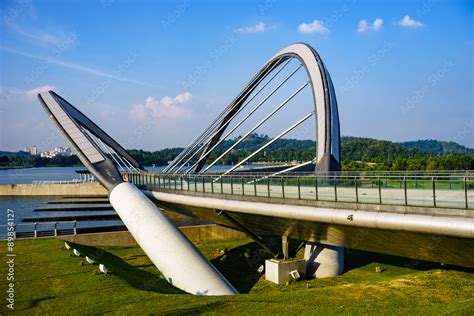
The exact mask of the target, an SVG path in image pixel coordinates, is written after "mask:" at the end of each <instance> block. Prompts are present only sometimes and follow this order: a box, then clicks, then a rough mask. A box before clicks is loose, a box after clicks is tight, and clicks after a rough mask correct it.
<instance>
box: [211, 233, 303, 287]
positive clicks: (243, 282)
mask: <svg viewBox="0 0 474 316" xmlns="http://www.w3.org/2000/svg"><path fill="white" fill-rule="evenodd" d="M263 240H264V241H265V242H266V244H267V245H269V246H270V247H271V248H272V249H273V250H276V251H279V249H280V243H281V239H280V237H274V236H265V237H263ZM296 247H297V242H295V241H292V243H291V244H290V252H291V251H292V249H293V248H296ZM244 253H247V254H248V256H245V254H244ZM224 256H226V259H225V260H223V257H224ZM270 258H272V255H270V254H269V253H267V252H266V251H265V250H263V249H262V248H260V246H259V245H257V243H255V242H251V243H247V244H245V245H241V246H238V247H235V248H232V249H230V250H228V251H227V252H226V253H225V254H222V255H221V256H219V257H217V258H215V259H212V260H211V262H212V263H213V264H214V265H215V266H216V267H217V268H218V269H219V271H220V272H221V273H222V274H223V275H224V276H225V277H226V279H227V280H229V282H230V283H232V285H233V286H234V287H235V288H236V289H237V290H238V291H239V293H249V292H250V290H251V289H252V288H253V287H254V285H255V283H257V282H258V280H259V279H260V277H261V276H262V275H263V274H261V273H259V272H258V271H257V270H258V268H259V267H260V266H261V265H265V260H266V259H270Z"/></svg>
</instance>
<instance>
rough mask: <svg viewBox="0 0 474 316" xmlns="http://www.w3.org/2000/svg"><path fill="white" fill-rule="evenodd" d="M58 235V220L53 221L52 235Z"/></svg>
mask: <svg viewBox="0 0 474 316" xmlns="http://www.w3.org/2000/svg"><path fill="white" fill-rule="evenodd" d="M57 236H58V222H54V237H57Z"/></svg>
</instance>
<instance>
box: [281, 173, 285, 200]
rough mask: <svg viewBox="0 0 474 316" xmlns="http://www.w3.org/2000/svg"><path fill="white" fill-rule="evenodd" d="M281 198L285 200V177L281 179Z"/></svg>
mask: <svg viewBox="0 0 474 316" xmlns="http://www.w3.org/2000/svg"><path fill="white" fill-rule="evenodd" d="M281 196H282V198H283V199H284V198H285V180H284V179H283V177H281Z"/></svg>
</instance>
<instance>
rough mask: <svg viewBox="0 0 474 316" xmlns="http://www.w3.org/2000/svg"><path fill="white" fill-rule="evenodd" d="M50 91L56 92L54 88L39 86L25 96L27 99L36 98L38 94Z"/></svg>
mask: <svg viewBox="0 0 474 316" xmlns="http://www.w3.org/2000/svg"><path fill="white" fill-rule="evenodd" d="M50 90H56V87H55V86H41V87H37V88H34V89H31V90H29V91H27V92H26V95H27V96H29V97H36V95H37V94H38V93H43V92H48V91H50Z"/></svg>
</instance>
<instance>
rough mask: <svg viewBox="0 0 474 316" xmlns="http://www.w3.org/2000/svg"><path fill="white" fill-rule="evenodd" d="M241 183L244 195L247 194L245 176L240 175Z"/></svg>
mask: <svg viewBox="0 0 474 316" xmlns="http://www.w3.org/2000/svg"><path fill="white" fill-rule="evenodd" d="M240 183H241V185H242V195H245V185H244V177H243V176H241V177H240Z"/></svg>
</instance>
